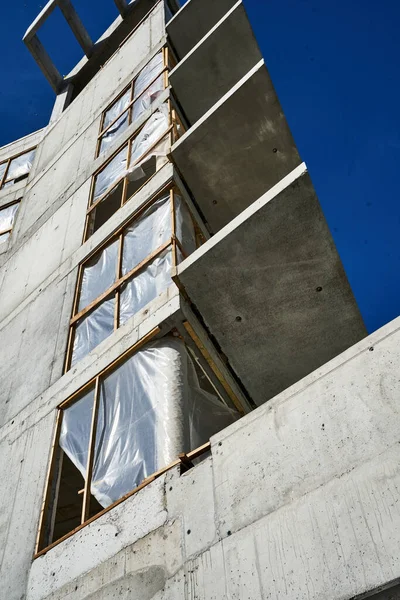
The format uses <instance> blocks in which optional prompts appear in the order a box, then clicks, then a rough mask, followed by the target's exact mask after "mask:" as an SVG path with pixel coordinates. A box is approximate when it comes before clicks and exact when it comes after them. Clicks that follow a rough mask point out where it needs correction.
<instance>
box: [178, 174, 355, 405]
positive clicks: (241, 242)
mask: <svg viewBox="0 0 400 600" xmlns="http://www.w3.org/2000/svg"><path fill="white" fill-rule="evenodd" d="M176 279H177V281H178V282H179V284H180V286H181V287H182V286H183V288H184V289H185V291H186V293H187V294H188V296H189V298H190V301H191V302H192V304H193V305H194V306H195V307H196V309H197V311H198V312H199V313H200V315H201V317H202V318H203V320H204V322H205V324H206V326H207V327H208V329H209V330H210V331H211V332H212V333H213V335H214V336H215V338H216V340H217V342H218V344H219V345H220V346H221V349H222V351H223V352H224V354H225V355H226V356H227V357H228V359H229V361H230V363H231V365H232V367H233V369H234V370H235V372H236V373H237V375H238V376H239V378H240V379H241V381H242V382H243V384H244V386H245V388H246V389H247V391H248V392H249V394H250V396H251V397H252V399H253V401H254V402H256V404H258V405H260V404H262V403H264V402H266V401H267V400H269V399H270V398H272V397H273V396H275V395H276V394H277V393H279V392H281V391H282V390H284V389H285V388H287V387H288V386H289V385H292V384H293V383H295V382H296V381H298V380H299V379H301V378H302V377H304V376H305V375H307V374H308V373H310V372H311V371H313V370H314V369H316V368H318V367H319V366H320V365H322V364H324V363H325V362H327V361H328V360H330V359H331V358H333V357H334V356H336V355H337V354H340V352H343V350H345V349H346V348H348V347H349V346H351V345H353V344H354V343H356V342H357V341H359V340H360V339H361V338H362V337H364V336H365V335H366V330H365V326H364V324H363V321H362V318H361V315H360V312H359V310H358V308H357V305H356V302H355V299H354V297H353V294H352V292H351V289H350V286H349V283H348V281H347V278H346V275H345V272H344V270H343V266H342V264H341V261H340V258H339V256H338V253H337V250H336V248H335V246H334V242H333V240H332V237H331V235H330V232H329V229H328V225H327V223H326V221H325V219H324V216H323V213H322V210H321V207H320V205H319V202H318V199H317V197H316V194H315V191H314V188H313V186H312V183H311V180H310V177H309V175H308V173H307V171H306V167H305V165H304V163H303V165H300V167H298V168H297V169H295V170H294V171H293V172H292V173H291V174H290V175H288V176H287V177H286V178H285V179H284V180H282V181H281V182H280V183H279V184H278V185H277V186H275V187H274V188H273V189H271V190H270V191H269V192H267V193H266V194H264V196H262V197H261V198H260V199H259V200H258V201H257V202H255V203H254V205H252V206H250V207H249V208H248V209H246V210H245V211H244V212H243V213H241V214H240V215H239V216H238V217H237V218H236V219H235V220H233V221H232V222H231V223H230V224H229V225H227V226H226V227H225V228H223V229H222V230H221V231H219V232H218V234H216V235H215V236H213V237H212V238H211V239H210V240H209V241H208V242H207V243H206V244H204V245H203V246H202V247H201V248H199V249H198V250H197V251H196V252H194V253H193V254H192V255H191V256H190V257H189V258H188V259H186V260H185V261H183V263H182V264H181V265H179V266H178V270H177V277H176ZM260 348H262V350H261V351H260Z"/></svg>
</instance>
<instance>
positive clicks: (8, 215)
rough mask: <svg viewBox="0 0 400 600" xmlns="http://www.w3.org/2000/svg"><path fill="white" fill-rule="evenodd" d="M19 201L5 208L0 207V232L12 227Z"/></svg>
mask: <svg viewBox="0 0 400 600" xmlns="http://www.w3.org/2000/svg"><path fill="white" fill-rule="evenodd" d="M18 208H19V203H16V204H12V205H11V206H7V207H6V208H0V232H2V231H7V229H12V226H13V224H14V219H15V215H16V213H17V210H18Z"/></svg>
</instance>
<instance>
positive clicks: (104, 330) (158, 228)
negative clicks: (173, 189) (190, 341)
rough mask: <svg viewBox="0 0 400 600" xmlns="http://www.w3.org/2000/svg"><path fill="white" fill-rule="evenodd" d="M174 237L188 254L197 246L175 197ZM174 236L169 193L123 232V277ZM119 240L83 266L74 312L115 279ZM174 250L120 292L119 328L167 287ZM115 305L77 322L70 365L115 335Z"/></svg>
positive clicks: (181, 204) (185, 213) (187, 214)
mask: <svg viewBox="0 0 400 600" xmlns="http://www.w3.org/2000/svg"><path fill="white" fill-rule="evenodd" d="M175 224H176V235H177V238H178V239H179V241H180V242H181V243H182V245H183V247H184V249H185V250H186V252H187V254H190V253H191V252H192V251H193V250H194V249H195V248H196V240H195V231H194V226H193V221H192V218H191V215H190V212H189V210H188V208H187V206H186V204H185V202H184V201H183V200H182V198H181V197H180V196H178V195H176V194H175ZM171 237H172V210H171V200H170V194H169V192H168V193H167V194H166V195H164V196H162V197H160V198H159V199H158V200H156V202H154V204H152V205H151V206H150V207H149V208H148V209H147V210H146V211H145V212H144V213H143V214H142V215H141V217H140V218H139V219H137V220H135V221H133V223H132V224H131V225H130V226H128V227H127V228H126V229H125V230H124V233H123V246H122V264H121V274H122V275H126V274H127V273H129V272H130V271H131V270H132V269H134V268H135V267H137V266H138V265H139V264H140V263H142V262H143V261H144V260H145V259H146V258H148V257H149V256H150V255H151V254H152V253H153V252H154V251H155V250H157V249H158V248H160V247H161V246H163V245H164V244H166V243H167V242H168V241H170V240H171ZM117 256H118V240H116V241H115V242H113V243H111V244H109V245H108V246H106V247H105V248H104V249H103V250H102V251H101V252H100V253H98V254H96V255H95V256H94V257H93V258H92V259H91V260H90V261H89V262H88V263H87V264H86V265H85V266H84V268H83V275H82V283H81V291H80V295H79V304H78V311H80V310H82V309H84V308H85V307H86V306H88V305H89V304H90V303H91V302H92V301H93V300H95V299H96V298H98V297H99V296H100V295H101V294H102V293H103V292H105V291H106V290H108V289H109V288H110V287H111V286H112V284H113V283H114V282H115V281H116V275H117V274H116V266H117ZM171 270H172V249H171V247H169V248H166V249H165V250H164V251H163V252H162V253H161V254H159V255H158V256H156V257H155V258H154V259H153V260H152V261H151V262H149V263H148V264H147V265H146V266H144V267H143V268H142V269H140V271H138V272H137V273H136V274H135V275H133V276H132V278H131V279H129V280H128V281H127V282H126V283H124V284H123V285H122V286H121V288H120V292H121V293H120V296H119V303H120V304H119V324H120V325H123V324H124V323H125V322H126V321H127V320H128V319H129V318H131V317H132V316H133V315H134V314H136V313H137V312H139V311H140V310H142V308H144V307H145V306H146V305H147V304H148V303H149V302H151V301H152V300H154V299H155V298H157V296H159V295H160V294H161V293H162V292H163V291H164V290H165V289H166V288H167V287H168V286H169V285H171V284H172V280H171ZM114 302H115V299H114V298H112V299H111V300H107V301H105V302H103V303H102V304H100V306H98V307H97V308H96V309H94V310H92V311H91V312H90V313H88V314H87V315H86V316H85V317H82V319H81V320H79V321H78V323H77V325H76V327H75V337H74V345H73V351H72V361H71V364H72V365H74V364H76V362H78V361H79V360H81V359H82V358H83V357H84V356H86V355H87V354H88V353H89V352H91V350H93V349H94V348H95V347H96V346H97V345H98V344H100V342H102V341H103V340H104V339H105V338H106V337H108V336H109V335H110V334H111V333H112V332H113V331H114Z"/></svg>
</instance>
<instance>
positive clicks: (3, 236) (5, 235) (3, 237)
mask: <svg viewBox="0 0 400 600" xmlns="http://www.w3.org/2000/svg"><path fill="white" fill-rule="evenodd" d="M9 237H10V234H9V233H0V244H3V242H6V241H7V240H8V238H9Z"/></svg>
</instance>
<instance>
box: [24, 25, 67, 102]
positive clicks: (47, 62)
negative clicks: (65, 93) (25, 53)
mask: <svg viewBox="0 0 400 600" xmlns="http://www.w3.org/2000/svg"><path fill="white" fill-rule="evenodd" d="M24 41H25V39H24ZM25 44H26V46H27V47H28V50H29V52H30V53H31V54H32V56H33V58H34V59H35V61H36V62H37V64H38V66H39V68H40V69H41V71H42V73H43V75H44V76H45V77H46V79H47V81H48V82H49V83H50V85H51V87H52V88H53V90H54V92H55V93H56V94H57V93H58V92H59V90H60V89H61V88H62V87H63V84H64V79H63V77H62V76H61V74H60V72H59V71H58V69H57V67H56V66H55V64H54V63H53V61H52V60H51V58H50V56H49V55H48V54H47V52H46V50H45V48H44V46H43V44H42V43H41V41H40V40H39V38H38V36H37V35H36V34H34V35H33V37H30V38H29V41H25Z"/></svg>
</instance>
